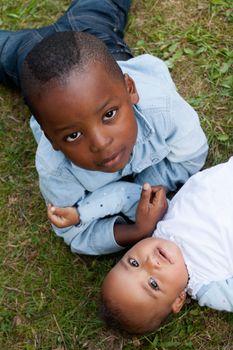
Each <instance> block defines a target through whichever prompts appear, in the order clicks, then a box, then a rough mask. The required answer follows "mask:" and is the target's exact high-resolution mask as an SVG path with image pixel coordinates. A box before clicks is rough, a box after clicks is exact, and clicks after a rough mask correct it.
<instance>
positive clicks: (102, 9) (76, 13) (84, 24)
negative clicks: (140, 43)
mask: <svg viewBox="0 0 233 350" xmlns="http://www.w3.org/2000/svg"><path fill="white" fill-rule="evenodd" d="M130 3H131V0H74V1H72V3H71V5H70V7H69V8H68V10H67V11H66V12H65V14H64V15H63V16H61V17H60V18H59V19H58V21H57V22H56V23H55V24H54V25H51V26H47V27H43V28H39V29H25V30H19V31H16V32H12V31H6V30H0V83H3V84H7V85H13V86H17V87H20V70H21V66H22V63H23V61H24V59H25V57H26V56H27V54H28V53H29V52H30V51H31V50H32V49H33V47H34V46H35V45H36V44H37V43H39V42H40V41H41V40H42V39H43V38H45V37H46V36H48V35H51V34H52V33H54V32H62V31H69V30H73V31H83V32H85V31H86V32H88V33H90V34H93V35H95V36H97V37H98V38H99V39H101V40H103V41H104V43H105V44H106V45H107V47H108V48H109V50H110V52H111V53H112V54H113V55H114V56H115V57H116V59H120V56H119V55H122V57H126V58H123V59H127V58H130V57H132V54H131V51H130V49H129V47H128V46H127V45H126V44H125V42H124V41H123V37H124V29H125V26H126V23H127V15H128V10H129V7H130ZM118 57H119V58H118Z"/></svg>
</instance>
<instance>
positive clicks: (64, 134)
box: [35, 63, 138, 172]
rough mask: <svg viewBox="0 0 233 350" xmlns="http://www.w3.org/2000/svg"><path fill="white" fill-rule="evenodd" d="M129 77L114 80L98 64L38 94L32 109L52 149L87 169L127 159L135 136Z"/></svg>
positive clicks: (114, 167)
mask: <svg viewBox="0 0 233 350" xmlns="http://www.w3.org/2000/svg"><path fill="white" fill-rule="evenodd" d="M137 102H138V94H137V91H136V88H135V85H134V82H133V81H132V79H131V78H130V77H129V76H125V79H122V80H121V79H113V78H112V77H110V76H109V74H108V73H107V72H106V71H105V69H104V68H103V66H102V65H101V64H99V63H97V64H95V66H92V65H91V66H90V65H89V66H88V67H87V68H86V69H85V71H83V72H81V73H80V72H79V73H77V72H76V71H75V70H74V71H72V72H71V74H70V76H69V77H68V79H67V82H66V83H65V84H63V85H58V84H54V85H53V86H51V88H50V89H49V91H48V92H46V93H44V94H43V92H42V94H41V97H40V98H39V99H38V101H37V103H36V106H35V110H36V113H37V115H38V118H39V120H40V124H41V127H42V129H43V131H44V132H45V134H46V136H47V137H48V139H49V140H50V142H51V143H52V145H53V147H54V149H55V150H60V151H61V152H63V153H64V154H65V155H66V157H67V158H68V159H70V160H71V161H72V162H73V163H74V164H75V165H78V166H80V167H81V168H84V169H88V170H96V171H103V172H115V171H119V170H120V169H122V168H123V167H124V166H125V165H126V164H127V162H128V161H129V159H130V157H131V154H132V150H133V147H134V144H135V141H136V137H137V123H136V120H135V117H134V112H133V104H136V103H137Z"/></svg>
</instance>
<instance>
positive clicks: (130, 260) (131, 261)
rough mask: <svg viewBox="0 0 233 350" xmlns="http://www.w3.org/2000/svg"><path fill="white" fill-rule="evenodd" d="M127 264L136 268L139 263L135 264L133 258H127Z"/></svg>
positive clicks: (135, 261)
mask: <svg viewBox="0 0 233 350" xmlns="http://www.w3.org/2000/svg"><path fill="white" fill-rule="evenodd" d="M128 262H129V264H130V265H131V266H133V267H138V266H139V263H138V262H137V260H135V259H133V258H129V260H128Z"/></svg>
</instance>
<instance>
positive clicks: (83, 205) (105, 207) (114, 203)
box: [78, 181, 142, 224]
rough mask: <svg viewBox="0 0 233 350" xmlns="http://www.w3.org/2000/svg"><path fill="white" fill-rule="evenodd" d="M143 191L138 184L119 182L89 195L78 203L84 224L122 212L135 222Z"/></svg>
mask: <svg viewBox="0 0 233 350" xmlns="http://www.w3.org/2000/svg"><path fill="white" fill-rule="evenodd" d="M141 190H142V187H141V186H140V185H138V184H135V183H130V182H125V181H118V182H114V183H110V184H108V185H106V186H104V187H102V188H99V189H97V190H96V191H94V192H93V193H89V194H88V195H87V196H86V197H85V198H84V199H83V200H81V201H80V202H79V203H78V211H79V214H80V218H81V222H82V224H84V223H87V222H89V221H93V220H96V219H98V218H103V217H105V216H108V215H114V214H118V213H120V212H122V213H123V214H124V215H126V216H127V217H128V218H129V219H130V220H132V221H135V214H136V208H137V204H138V201H139V199H140V195H141Z"/></svg>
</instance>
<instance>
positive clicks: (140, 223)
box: [136, 183, 167, 234]
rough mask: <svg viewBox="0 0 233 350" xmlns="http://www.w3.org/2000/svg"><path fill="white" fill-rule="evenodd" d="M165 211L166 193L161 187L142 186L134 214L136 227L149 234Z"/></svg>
mask: <svg viewBox="0 0 233 350" xmlns="http://www.w3.org/2000/svg"><path fill="white" fill-rule="evenodd" d="M166 211H167V198H166V191H165V188H164V187H163V186H150V185H149V184H148V183H146V184H144V186H143V189H142V193H141V198H140V201H139V203H138V207H137V212H136V225H137V227H138V228H140V229H141V231H142V232H144V233H147V234H150V233H152V232H153V230H154V229H155V227H156V225H157V223H158V222H159V220H161V219H162V217H163V216H164V214H165V213H166Z"/></svg>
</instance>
